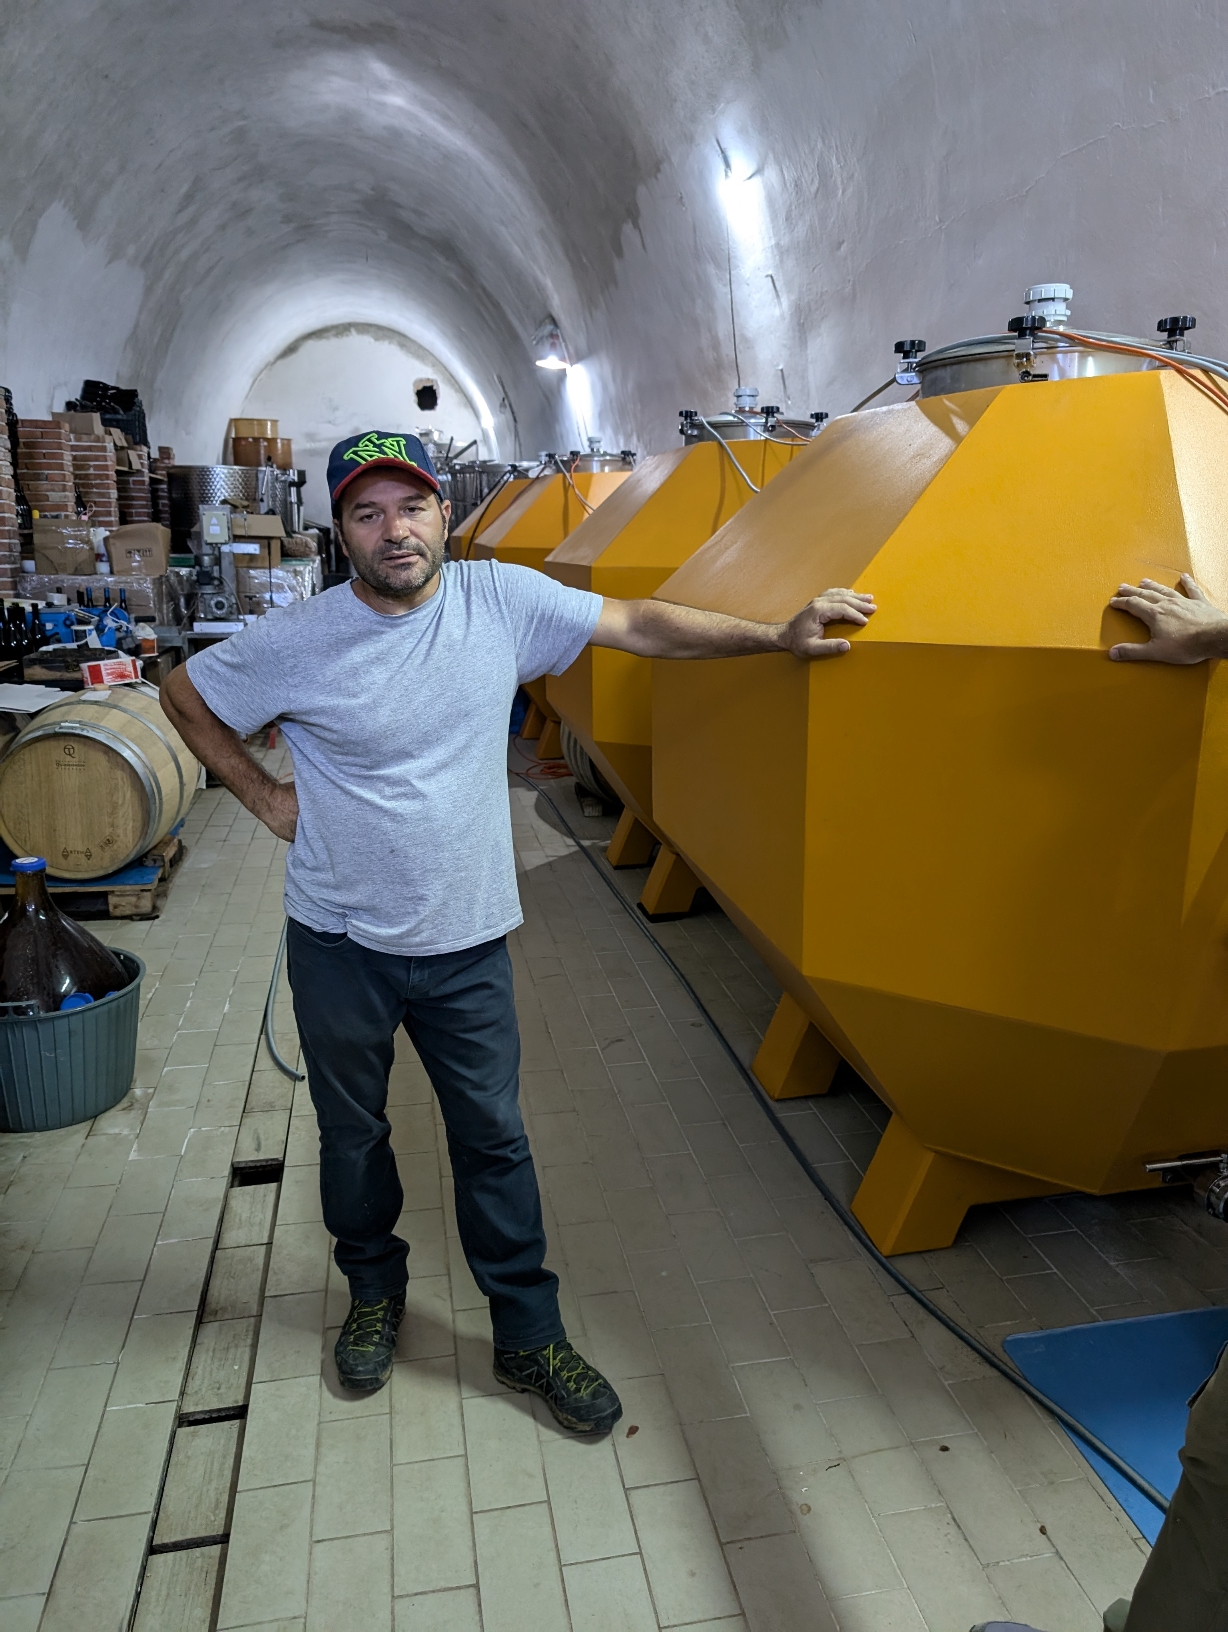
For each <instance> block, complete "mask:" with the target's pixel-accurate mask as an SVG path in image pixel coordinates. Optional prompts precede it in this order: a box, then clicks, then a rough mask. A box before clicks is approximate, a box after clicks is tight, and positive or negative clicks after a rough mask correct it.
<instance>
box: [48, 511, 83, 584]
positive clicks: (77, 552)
mask: <svg viewBox="0 0 1228 1632" xmlns="http://www.w3.org/2000/svg"><path fill="white" fill-rule="evenodd" d="M34 565H35V570H36V571H37V572H41V573H44V574H45V573H68V574H71V575H72V576H74V577H79V578H83V577H86V576H88V575H92V574H93V572H94V570H95V569H94V541H93V539H91V537H90V529H89V524H88V523H87V522H75V521H72V522H68V521H61V522H57V521H43V520H42V519H41V518H40V519H39V520H38V521H36V522H35V523H34Z"/></svg>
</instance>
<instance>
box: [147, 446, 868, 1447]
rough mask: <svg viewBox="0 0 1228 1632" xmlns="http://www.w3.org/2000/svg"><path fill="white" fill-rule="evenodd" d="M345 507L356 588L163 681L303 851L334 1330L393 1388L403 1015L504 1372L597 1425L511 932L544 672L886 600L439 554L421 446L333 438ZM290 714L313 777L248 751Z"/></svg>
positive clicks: (300, 947) (704, 651) (836, 649)
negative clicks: (739, 609) (606, 586)
mask: <svg viewBox="0 0 1228 1632" xmlns="http://www.w3.org/2000/svg"><path fill="white" fill-rule="evenodd" d="M328 486H329V493H330V496H331V499H332V505H333V516H334V521H335V524H336V526H337V529H338V532H339V534H340V537H341V539H342V542H343V545H344V548H345V551H346V554H347V556H348V557H349V560H350V562H351V564H352V567H353V570H354V573H355V576H354V578H353V579H352V580H351V581H350V582H349V583H348V584H344V585H340V586H338V587H336V588H334V589H330V590H328V591H326V592H325V593H324V594H323V595H319V596H315V597H313V598H312V599H311V600H309V601H305V602H300V603H297V604H296V605H294V606H291V607H288V608H285V609H284V610H280V611H278V612H276V613H275V614H272V615H269V616H267V617H264V618H261V619H260V620H259V621H258V622H256V623H253V624H252V625H251V626H250V627H249V628H247V629H246V630H244V632H243V633H242V634H239V635H236V636H235V637H234V638H233V639H231V640H227V641H225V642H221V643H219V644H218V645H216V646H214V647H212V648H211V649H209V650H207V651H203V652H198V653H197V654H196V655H195V656H194V657H192V658H191V660H190V661H189V662H188V664H187V665H186V666H185V667H183V668H179V669H176V670H175V671H174V673H173V674H171V676H170V677H169V679H168V680H167V682H166V685H165V686H164V687H163V691H162V698H163V706H164V707H165V709H166V712H167V714H168V716H169V717H170V720H171V722H172V724H173V725H174V726H175V727H176V729H177V730H178V731H179V732H180V734H181V735H182V737H183V738H184V740H185V742H186V743H187V744H188V746H189V747H190V748H191V750H192V752H193V753H194V754H196V756H197V757H198V758H199V759H200V760H201V761H202V762H203V763H204V764H205V765H207V766H208V768H209V769H210V770H211V771H212V772H213V773H214V775H215V776H216V777H217V778H218V779H219V780H220V781H221V782H223V783H224V784H225V785H226V786H227V787H228V788H229V789H230V790H231V792H232V793H234V795H235V796H236V798H238V799H239V801H240V802H241V803H242V804H243V805H244V806H245V807H246V808H247V809H248V810H250V811H251V812H252V814H253V815H254V816H257V817H258V818H259V819H260V820H261V821H262V822H264V823H265V825H266V826H267V827H269V828H270V829H271V830H272V831H273V832H274V833H276V834H277V835H278V837H279V838H283V839H286V840H288V841H289V843H290V850H289V852H288V855H287V858H286V912H287V914H288V916H289V920H290V928H289V941H288V946H289V975H290V984H291V987H292V989H293V993H294V1013H295V1019H296V1021H297V1023H298V1028H299V1035H300V1037H301V1039H302V1044H303V1056H304V1059H305V1061H306V1064H307V1075H308V1082H309V1086H310V1090H311V1097H312V1102H313V1104H314V1105H315V1109H316V1115H317V1118H318V1120H319V1125H320V1190H321V1195H322V1200H323V1212H324V1222H325V1224H326V1226H327V1227H328V1230H329V1232H330V1234H332V1235H333V1236H334V1237H335V1238H336V1248H335V1257H336V1261H337V1264H338V1267H339V1268H340V1269H341V1270H342V1271H343V1272H344V1274H345V1275H346V1277H347V1279H348V1281H349V1286H350V1294H351V1298H352V1304H351V1307H350V1312H349V1315H348V1316H347V1318H346V1321H345V1324H344V1326H343V1327H342V1330H341V1335H340V1337H339V1338H338V1340H337V1350H336V1353H337V1373H338V1376H339V1378H340V1380H341V1382H342V1384H343V1385H344V1386H345V1387H347V1388H352V1389H365V1390H371V1389H376V1388H380V1387H381V1386H382V1385H383V1384H384V1383H386V1382H387V1380H388V1378H389V1377H390V1376H391V1374H392V1361H393V1353H394V1350H395V1346H396V1336H397V1328H398V1326H399V1324H400V1321H401V1317H402V1314H403V1312H404V1308H405V1288H406V1284H407V1279H408V1277H407V1269H406V1259H407V1256H408V1252H409V1247H408V1245H407V1243H406V1242H404V1241H403V1240H401V1239H400V1237H399V1236H398V1235H397V1234H396V1233H395V1227H396V1222H397V1219H398V1217H399V1215H400V1212H401V1205H402V1200H403V1194H402V1190H401V1185H400V1181H399V1179H398V1177H397V1169H396V1160H395V1157H394V1156H393V1153H392V1149H391V1146H390V1144H389V1133H390V1128H389V1123H388V1119H387V1116H386V1114H385V1106H386V1101H387V1090H388V1073H389V1069H390V1067H391V1064H392V1058H393V1039H394V1037H395V1034H396V1029H397V1027H398V1026H399V1025H404V1027H405V1029H406V1031H407V1032H408V1034H409V1037H410V1039H411V1041H412V1042H413V1045H414V1047H415V1048H416V1049H417V1051H418V1054H419V1056H420V1058H421V1060H422V1062H423V1064H424V1066H425V1067H426V1070H427V1073H428V1075H429V1076H430V1079H431V1083H432V1086H433V1087H434V1090H435V1093H436V1095H437V1097H438V1100H439V1105H440V1109H441V1111H442V1114H443V1119H444V1124H445V1127H446V1130H447V1139H448V1152H449V1155H450V1158H451V1164H452V1174H453V1180H454V1185H455V1194H456V1219H457V1229H458V1231H459V1234H460V1239H461V1245H462V1246H463V1248H464V1252H465V1257H466V1259H467V1260H468V1263H469V1267H470V1269H471V1270H472V1272H473V1276H474V1279H475V1280H476V1282H477V1284H478V1286H479V1287H480V1288H481V1289H482V1291H483V1292H484V1293H485V1294H486V1296H487V1298H488V1299H489V1300H490V1312H491V1321H492V1325H493V1331H494V1346H495V1363H494V1373H495V1376H496V1377H497V1378H498V1380H499V1381H500V1382H502V1383H504V1384H505V1385H506V1386H507V1387H509V1388H513V1389H517V1390H521V1391H525V1390H527V1391H530V1392H532V1393H535V1394H539V1395H541V1396H542V1398H543V1399H544V1400H545V1401H546V1403H547V1404H548V1405H549V1407H550V1409H551V1411H553V1413H554V1415H555V1417H556V1418H557V1419H558V1421H559V1422H560V1423H562V1424H563V1426H564V1427H566V1428H569V1429H571V1430H573V1431H574V1432H577V1433H589V1434H592V1433H603V1432H605V1431H607V1430H608V1429H609V1428H611V1427H613V1425H614V1423H615V1422H617V1420H618V1418H619V1416H620V1415H621V1412H622V1408H621V1406H620V1405H619V1402H618V1396H617V1395H616V1394H615V1392H614V1390H613V1389H612V1388H611V1387H610V1385H609V1383H608V1382H607V1381H606V1379H605V1378H604V1377H602V1375H601V1374H600V1372H598V1371H596V1370H595V1369H594V1368H593V1367H592V1366H590V1365H589V1364H588V1362H587V1361H585V1360H584V1359H583V1358H582V1357H581V1356H580V1355H579V1354H577V1353H576V1351H575V1350H574V1349H573V1348H572V1346H571V1344H570V1343H568V1341H567V1337H566V1333H565V1332H564V1330H563V1325H562V1321H561V1320H560V1318H559V1308H558V1297H557V1288H558V1280H557V1277H556V1276H555V1275H554V1274H553V1273H552V1272H551V1271H549V1270H548V1269H546V1268H545V1267H544V1264H543V1259H544V1256H545V1250H546V1241H545V1234H544V1230H543V1226H542V1216H541V1203H540V1198H539V1195H538V1188H537V1177H536V1174H535V1172H534V1168H533V1158H532V1156H531V1154H530V1152H529V1147H528V1142H527V1140H526V1138H525V1133H524V1127H523V1124H522V1122H521V1117H520V1109H519V1103H518V1075H517V1073H518V1067H519V1057H520V1044H519V1036H518V1032H517V1027H516V1013H515V1008H514V1004H513V999H512V973H511V963H510V959H509V957H508V951H507V945H506V937H507V935H508V934H509V932H510V931H511V930H513V929H515V927H516V926H517V924H519V923H520V921H521V915H520V903H519V898H518V895H517V891H516V880H515V871H514V863H513V855H512V835H511V817H510V810H509V801H508V792H507V759H506V756H507V732H508V715H509V712H510V709H511V704H512V700H513V698H514V696H515V693H516V689H517V687H518V686H519V685H520V684H521V682H522V681H525V680H530V679H535V678H537V677H538V676H540V675H542V674H546V673H550V674H557V673H560V672H561V671H562V670H563V669H565V668H567V667H568V666H569V665H570V664H571V663H573V662H574V661H575V659H576V658H577V657H578V656H579V654H580V652H581V651H582V650H583V648H584V646H585V645H586V644H587V643H588V642H589V641H590V640H591V641H593V642H595V643H596V644H597V645H601V646H612V647H616V648H618V649H619V650H622V651H630V652H635V653H638V654H639V655H641V656H655V657H677V658H690V657H696V658H697V657H722V656H736V655H739V654H742V653H751V652H770V651H784V652H791V653H793V654H794V655H795V656H797V657H801V658H808V657H828V656H834V655H836V654H837V653H840V652H844V651H847V650H848V642H847V641H844V640H833V639H829V638H827V636H826V625H827V624H829V623H837V622H845V623H853V624H864V623H865V622H866V619H867V618H868V617H869V616H870V614H871V613H872V612H873V610H874V604H873V601H872V600H871V598H870V597H869V596H867V595H856V594H853V593H852V592H850V591H846V590H829V591H828V592H827V593H826V594H825V595H823V596H821V597H820V598H819V599H818V600H815V601H812V602H811V603H810V605H809V606H807V607H805V608H804V609H803V610H802V611H801V612H799V613H798V615H797V616H796V617H795V618H793V619H792V621H791V622H789V623H787V624H761V623H750V622H747V621H745V620H743V619H740V618H729V617H723V616H721V615H719V614H716V613H709V612H701V611H697V610H695V609H693V608H690V607H680V606H671V605H669V604H667V603H665V602H661V601H609V600H606V601H603V599H602V597H601V596H599V595H593V594H589V593H588V592H587V591H583V590H576V589H569V588H566V587H564V586H563V585H561V584H557V583H555V582H554V581H553V580H552V579H550V578H547V577H546V576H545V575H544V574H542V573H538V572H534V571H532V570H530V569H528V568H524V567H515V566H506V565H502V564H500V563H499V562H496V561H472V562H471V561H455V562H449V563H447V564H445V563H444V544H445V540H446V538H447V527H448V517H449V513H450V507H449V505H448V504H447V503H446V502H444V501H442V500H441V499H440V496H439V492H440V489H439V481H438V479H437V476H436V473H435V470H434V467H433V465H432V463H431V460H430V457H429V455H428V454H427V452H426V450H425V449H424V448H423V446H422V444H421V442H419V441H418V439H417V438H416V437H412V436H403V435H390V434H388V433H385V432H380V431H371V432H368V433H367V434H366V435H365V436H361V437H351V438H349V439H348V440H347V441H344V442H340V443H338V444H337V446H336V447H335V448H334V449H333V451H332V454H331V456H330V459H329V464H328ZM271 720H279V721H281V722H282V724H283V729H284V732H285V737H286V742H287V744H288V746H289V748H290V753H291V756H292V758H293V761H294V772H295V780H294V782H293V784H281V783H278V782H275V781H274V780H273V778H272V777H270V776H269V775H268V774H267V773H266V772H265V771H264V770H263V769H262V768H261V767H260V766H259V765H257V763H256V762H255V760H253V759H252V757H251V756H250V754H248V752H247V751H246V749H245V748H244V746H243V744H242V742H241V741H240V737H241V736H242V735H246V734H248V733H250V732H252V731H254V730H256V729H257V728H258V727H259V726H262V725H264V724H267V723H268V722H269V721H271Z"/></svg>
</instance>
